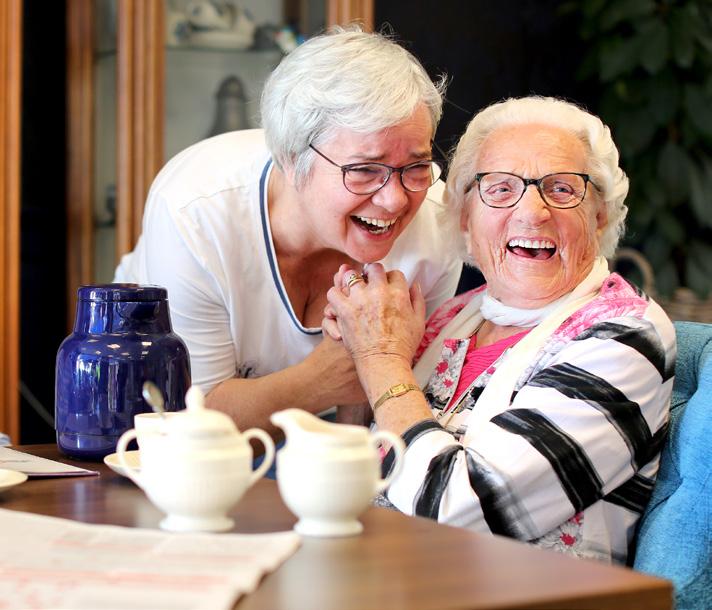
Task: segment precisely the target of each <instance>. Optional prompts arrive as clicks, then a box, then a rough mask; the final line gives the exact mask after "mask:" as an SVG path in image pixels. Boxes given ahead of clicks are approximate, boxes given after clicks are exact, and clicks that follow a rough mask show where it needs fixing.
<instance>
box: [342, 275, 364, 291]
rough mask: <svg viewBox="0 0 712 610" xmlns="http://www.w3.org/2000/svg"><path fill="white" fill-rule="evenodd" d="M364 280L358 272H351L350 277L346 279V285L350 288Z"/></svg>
mask: <svg viewBox="0 0 712 610" xmlns="http://www.w3.org/2000/svg"><path fill="white" fill-rule="evenodd" d="M363 281H365V280H364V279H363V276H362V275H361V274H360V273H352V274H351V277H349V279H348V280H347V281H346V287H347V288H351V286H353V285H354V284H358V283H359V282H363Z"/></svg>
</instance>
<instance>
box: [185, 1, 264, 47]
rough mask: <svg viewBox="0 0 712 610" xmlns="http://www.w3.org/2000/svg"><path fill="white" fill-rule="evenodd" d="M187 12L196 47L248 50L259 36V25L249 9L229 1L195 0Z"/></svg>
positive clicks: (191, 39) (191, 37)
mask: <svg viewBox="0 0 712 610" xmlns="http://www.w3.org/2000/svg"><path fill="white" fill-rule="evenodd" d="M185 14H186V17H187V19H188V22H189V23H190V26H191V34H190V42H191V44H193V45H195V46H205V47H217V48H224V49H248V48H250V47H251V46H252V44H253V42H254V39H255V30H256V29H257V26H256V25H255V22H254V20H253V19H252V16H251V15H249V13H247V11H246V10H245V9H244V8H242V7H240V6H237V5H236V4H233V3H232V2H229V1H228V0H191V1H190V2H188V4H187V5H186V9H185Z"/></svg>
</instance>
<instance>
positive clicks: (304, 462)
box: [270, 409, 405, 536]
mask: <svg viewBox="0 0 712 610" xmlns="http://www.w3.org/2000/svg"><path fill="white" fill-rule="evenodd" d="M270 420H271V421H272V423H273V424H274V425H275V426H279V427H280V428H282V429H283V430H284V432H285V434H286V437H287V442H286V444H285V446H284V449H282V450H281V451H279V453H278V454H277V484H278V486H279V491H280V493H281V494H282V499H283V500H284V502H285V504H286V505H287V506H288V507H289V509H290V510H291V511H292V512H293V513H294V514H295V515H297V517H299V522H298V523H297V525H296V526H295V529H296V531H297V532H299V533H300V534H303V535H305V536H351V535H354V534H358V533H360V532H361V531H362V529H363V526H362V525H361V523H360V522H359V521H358V519H357V517H358V516H359V515H360V514H361V513H362V512H363V511H364V510H365V509H366V507H367V506H368V504H369V502H370V501H371V500H372V499H373V498H374V496H375V495H376V494H377V493H380V492H381V491H383V490H384V489H385V488H386V487H387V486H388V485H389V483H390V482H391V480H392V479H393V477H394V476H396V475H397V474H398V472H399V470H400V468H401V464H402V460H403V453H404V451H405V445H404V443H403V440H402V439H401V438H400V437H399V436H397V435H396V434H393V433H392V432H387V431H385V430H379V431H377V432H375V433H373V434H371V433H369V430H368V429H367V428H364V427H362V426H351V425H345V424H332V423H329V422H326V421H324V420H322V419H319V418H318V417H316V416H314V415H312V414H310V413H308V412H306V411H302V410H301V409H287V410H285V411H279V412H277V413H274V414H272V416H271V417H270ZM381 441H385V442H387V443H390V444H391V445H392V447H393V449H394V450H395V452H396V460H395V464H394V467H393V471H392V472H391V474H390V475H389V476H388V478H386V479H382V478H381V460H380V456H379V452H378V446H379V443H380V442H381Z"/></svg>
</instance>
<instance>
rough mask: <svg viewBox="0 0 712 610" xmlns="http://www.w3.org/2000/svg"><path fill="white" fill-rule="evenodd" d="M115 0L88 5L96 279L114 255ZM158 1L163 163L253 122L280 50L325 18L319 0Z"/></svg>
mask: <svg viewBox="0 0 712 610" xmlns="http://www.w3.org/2000/svg"><path fill="white" fill-rule="evenodd" d="M120 1H121V0H100V1H99V2H97V3H96V5H95V6H96V15H95V19H96V22H95V29H96V36H95V47H94V71H95V77H94V78H95V80H94V86H95V100H96V103H95V124H94V133H95V165H94V184H93V198H94V206H93V214H94V261H93V262H94V264H93V267H94V278H93V281H95V282H110V281H111V279H112V277H113V273H114V269H115V266H116V258H117V242H116V223H117V171H116V168H117V155H116V150H117V136H116V133H117V131H116V126H117V120H116V119H117V110H118V109H117V106H116V104H117V99H118V96H117V20H118V19H119V18H120V15H118V14H117V12H118V10H119V9H120V8H121V7H120V6H119V3H120ZM162 1H163V7H162V9H163V10H162V16H163V20H164V22H165V26H164V28H163V31H164V32H165V38H164V40H163V41H160V42H161V43H162V44H163V71H164V72H163V78H162V80H163V92H162V97H163V118H162V120H163V129H162V132H163V142H162V149H163V150H162V153H163V155H162V157H163V160H164V161H165V160H168V159H170V158H171V157H173V156H174V155H175V154H176V153H178V152H180V151H181V150H183V149H184V148H186V147H187V146H190V145H191V144H193V143H195V142H198V141H199V140H202V139H204V138H206V137H209V136H212V135H217V134H219V133H223V132H225V131H233V130H237V129H250V128H254V127H258V126H259V99H260V94H261V91H262V86H263V83H264V81H265V80H266V78H267V76H268V75H269V73H270V72H271V71H272V70H273V69H274V67H275V66H276V65H277V64H278V63H279V61H280V60H281V58H282V56H283V55H284V54H285V53H288V52H289V51H290V50H291V49H293V48H294V47H295V46H296V45H297V44H298V43H299V42H300V41H301V40H303V39H304V38H305V37H308V36H309V35H311V34H313V33H314V32H316V31H319V30H322V29H323V28H324V26H325V5H324V2H323V1H321V0H320V1H319V2H313V1H312V2H299V3H290V2H286V3H285V2H284V0H243V1H242V2H240V3H236V2H235V3H233V2H230V1H225V0H162ZM305 28H309V29H305ZM119 250H121V248H119Z"/></svg>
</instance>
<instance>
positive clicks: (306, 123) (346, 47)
mask: <svg viewBox="0 0 712 610" xmlns="http://www.w3.org/2000/svg"><path fill="white" fill-rule="evenodd" d="M444 90H445V78H444V77H443V78H441V79H440V81H439V82H438V83H437V84H434V83H433V82H432V81H431V79H430V77H429V76H428V74H427V72H426V71H425V69H424V68H423V66H422V65H421V64H420V62H419V61H418V60H417V59H416V58H415V57H414V56H413V55H412V54H411V53H409V52H408V51H406V50H405V49H404V48H403V47H402V46H400V45H399V44H397V43H396V42H394V41H393V40H392V39H391V38H389V37H388V36H386V35H384V34H377V33H367V32H364V31H362V30H361V28H360V27H359V26H349V27H348V28H341V27H336V28H333V29H332V30H331V31H330V32H328V33H326V34H322V35H320V36H315V37H314V38H311V39H309V40H307V41H306V42H305V43H303V44H301V45H300V46H299V47H297V48H296V49H295V50H294V51H292V52H291V53H290V54H289V55H287V56H286V57H285V58H284V59H283V60H282V62H281V63H280V64H279V65H278V66H277V68H275V70H274V71H273V72H272V74H271V75H270V77H269V78H268V80H267V82H266V83H265V86H264V89H263V91H262V99H261V103H260V112H261V115H262V126H263V128H264V130H265V137H266V140H267V147H268V148H269V150H270V152H271V153H272V156H273V158H274V160H275V162H276V163H277V165H278V166H279V167H281V168H284V167H285V166H292V167H293V168H294V171H295V176H296V180H297V183H298V184H299V183H303V182H304V181H305V180H306V178H307V177H308V176H309V172H310V170H311V166H312V163H313V161H314V154H315V153H314V152H313V151H312V150H311V149H310V148H309V145H310V144H318V143H321V142H324V141H326V140H328V139H329V138H330V137H332V135H333V131H334V130H335V129H338V128H346V129H350V130H352V131H356V132H359V133H363V134H370V133H375V132H377V131H380V130H381V129H385V128H387V127H392V126H393V125H396V124H398V123H400V122H402V121H404V120H405V119H407V118H409V117H410V116H411V115H412V114H413V112H414V111H415V110H416V108H417V107H418V106H419V105H420V104H423V105H424V106H425V107H426V108H427V109H428V112H429V114H430V119H431V123H432V125H431V127H432V133H433V135H434V134H435V129H436V127H437V125H438V122H439V121H440V116H441V115H442V96H443V93H444Z"/></svg>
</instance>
